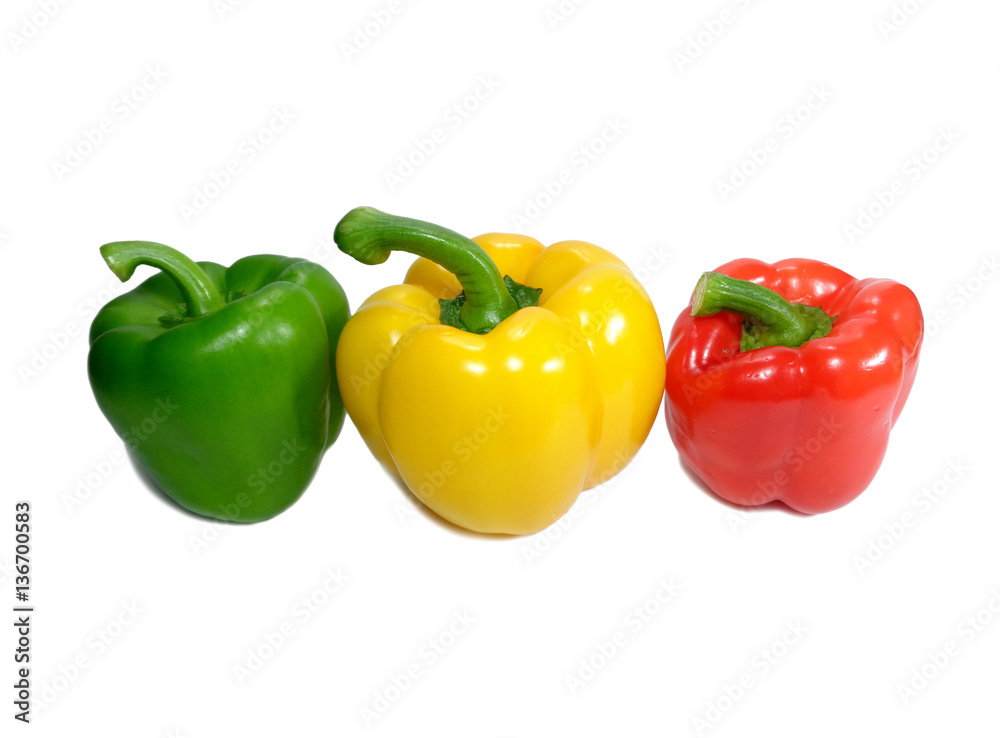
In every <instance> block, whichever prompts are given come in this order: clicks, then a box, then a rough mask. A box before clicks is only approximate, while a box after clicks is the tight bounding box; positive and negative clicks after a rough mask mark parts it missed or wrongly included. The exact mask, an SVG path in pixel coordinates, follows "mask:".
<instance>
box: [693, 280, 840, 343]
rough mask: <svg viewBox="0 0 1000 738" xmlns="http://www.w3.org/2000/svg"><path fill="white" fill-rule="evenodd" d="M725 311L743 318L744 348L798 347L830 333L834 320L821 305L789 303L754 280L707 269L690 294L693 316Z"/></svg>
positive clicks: (742, 341)
mask: <svg viewBox="0 0 1000 738" xmlns="http://www.w3.org/2000/svg"><path fill="white" fill-rule="evenodd" d="M723 311H725V312H727V313H733V314H734V315H739V316H740V317H741V318H743V337H742V339H741V340H740V350H741V351H750V350H751V349H755V348H763V347H764V346H789V347H791V348H797V347H798V346H801V345H802V344H804V343H805V342H806V341H809V340H812V339H814V338H822V337H823V336H825V335H827V334H828V333H829V332H830V329H831V328H832V327H833V320H834V319H833V318H831V317H830V316H829V315H827V314H826V313H825V312H823V309H822V308H818V307H813V306H812V305H801V304H799V303H793V302H789V301H788V300H786V299H785V298H783V297H782V296H781V295H779V294H778V293H777V292H775V291H773V290H769V289H768V288H767V287H763V286H762V285H759V284H756V283H754V282H748V281H747V280H745V279H734V278H732V277H727V276H726V275H724V274H719V273H718V272H705V273H704V274H702V275H701V279H699V280H698V284H697V285H696V286H695V288H694V294H693V295H692V296H691V315H693V316H694V317H701V316H704V315H715V314H716V313H719V312H723Z"/></svg>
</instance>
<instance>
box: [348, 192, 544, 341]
mask: <svg viewBox="0 0 1000 738" xmlns="http://www.w3.org/2000/svg"><path fill="white" fill-rule="evenodd" d="M333 240H334V241H336V243H337V246H338V247H340V250H341V251H343V252H344V253H345V254H349V255H350V256H353V257H354V258H355V259H357V260H358V261H360V262H362V263H364V264H381V263H382V262H384V261H385V260H386V259H388V258H389V254H390V252H392V251H406V252H409V253H411V254H415V255H417V256H422V257H424V258H425V259H430V260H431V261H433V262H435V263H436V264H440V265H441V266H442V267H444V268H445V269H447V270H448V271H449V272H451V273H452V274H454V275H455V276H456V277H457V278H458V281H459V282H461V284H462V289H463V290H464V291H465V300H464V302H463V304H462V305H461V310H460V312H459V326H458V327H460V328H462V329H463V330H466V331H468V332H470V333H489V332H490V331H491V330H493V328H495V327H496V326H498V325H499V324H500V322H501V321H503V320H504V319H505V318H507V317H508V316H510V315H512V314H513V313H515V312H517V310H518V309H519V307H521V306H519V305H518V301H517V300H515V299H514V297H512V296H511V294H510V292H509V291H508V288H507V285H505V283H504V279H503V277H502V276H501V274H500V270H499V269H497V266H496V264H494V263H493V260H492V259H490V257H489V256H488V255H487V254H486V252H485V251H483V249H482V248H481V247H480V246H479V244H477V243H476V242H475V241H472V240H471V239H468V238H466V237H465V236H462V235H460V234H458V233H455V232H454V231H451V230H449V229H447V228H443V227H441V226H438V225H434V224H433V223H426V222H424V221H422V220H414V219H412V218H402V217H399V216H396V215H389V214H388V213H383V212H381V211H380V210H376V209H375V208H368V207H361V208H355V209H354V210H352V211H351V212H349V213H348V214H347V215H345V216H344V217H343V218H342V219H341V221H340V222H339V223H338V224H337V228H336V230H335V231H334V232H333ZM536 303H537V296H536Z"/></svg>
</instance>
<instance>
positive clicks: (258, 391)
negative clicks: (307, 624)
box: [88, 241, 350, 523]
mask: <svg viewBox="0 0 1000 738" xmlns="http://www.w3.org/2000/svg"><path fill="white" fill-rule="evenodd" d="M101 253H102V255H103V256H104V259H105V261H106V262H107V263H108V265H109V266H110V267H111V269H112V271H113V272H114V273H115V274H116V275H117V276H118V277H119V278H120V279H121V280H122V281H126V280H128V279H129V278H130V277H131V275H132V273H133V272H134V271H135V269H136V267H137V266H138V265H140V264H148V265H151V266H154V267H157V268H159V269H161V270H162V271H161V272H160V273H159V274H156V275H154V276H152V277H150V278H149V279H147V280H146V281H144V282H143V283H142V284H141V285H139V286H138V287H136V288H135V289H133V290H132V291H130V292H127V293H126V294H124V295H121V296H119V297H117V298H115V299H114V300H112V301H110V302H109V303H108V304H107V305H105V306H104V307H103V308H102V309H101V310H100V312H98V314H97V315H96V316H95V318H94V322H93V324H92V325H91V328H90V343H91V346H90V355H89V358H88V371H89V375H90V383H91V387H92V388H93V391H94V396H95V398H96V399H97V403H98V405H99V406H100V408H101V411H102V412H103V413H104V415H105V416H106V417H107V419H108V421H109V422H110V423H111V425H112V427H113V428H114V429H115V431H116V432H117V433H118V435H119V436H121V437H122V439H123V440H124V441H125V442H126V444H127V445H128V446H129V448H130V450H131V452H132V454H133V456H134V457H135V459H136V460H138V461H139V463H140V464H141V465H142V466H143V468H145V469H146V471H147V472H148V473H149V475H150V477H152V479H153V481H155V482H156V484H157V485H158V486H159V487H160V489H161V490H163V492H165V493H166V494H167V495H168V496H169V497H171V498H172V499H173V500H175V501H176V502H177V503H178V504H180V505H181V506H183V507H185V508H187V509H188V510H191V511H192V512H195V513H198V514H199V515H204V516H206V517H210V518H218V519H222V520H230V521H235V522H241V523H249V522H255V521H259V520H265V519H267V518H270V517H273V516H274V515H277V514H278V513H280V512H282V511H283V510H285V509H286V508H288V507H289V506H290V505H291V504H292V503H293V502H295V501H296V500H297V499H298V498H299V497H300V496H301V494H302V493H303V492H304V491H305V489H306V487H307V486H308V484H309V482H310V480H311V479H312V477H313V475H314V473H315V472H316V469H317V468H318V466H319V462H320V459H321V458H322V456H323V453H324V452H325V451H326V449H327V448H328V447H329V446H330V445H331V444H332V443H333V442H334V440H335V439H336V438H337V435H338V434H339V432H340V429H341V426H342V425H343V422H344V408H343V403H342V402H341V400H340V394H339V391H338V388H337V383H336V377H335V375H334V373H333V361H334V358H333V357H334V349H335V347H336V345H337V340H338V338H339V335H340V331H341V330H342V329H343V326H344V324H345V323H346V321H347V318H348V317H349V315H350V313H349V309H348V304H347V297H346V296H345V295H344V291H343V290H342V289H341V287H340V285H339V284H338V283H337V281H336V280H335V279H334V278H333V276H332V275H331V274H330V273H329V272H327V271H326V270H325V269H323V268H322V267H320V266H319V265H317V264H313V263H311V262H308V261H306V260H304V259H298V258H288V257H284V256H270V255H258V256H248V257H245V258H243V259H240V260H238V261H237V262H235V263H234V264H233V265H232V266H231V267H229V268H228V269H226V268H224V267H222V266H220V265H218V264H214V263H212V262H198V263H195V262H193V261H191V260H190V259H188V258H187V257H185V256H184V255H183V254H180V253H179V252H177V251H175V250H174V249H171V248H170V247H168V246H163V245H161V244H153V243H149V242H145V241H125V242H117V243H113V244H107V245H105V246H104V247H102V249H101Z"/></svg>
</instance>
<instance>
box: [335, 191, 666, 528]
mask: <svg viewBox="0 0 1000 738" xmlns="http://www.w3.org/2000/svg"><path fill="white" fill-rule="evenodd" d="M334 240H335V241H336V243H337V245H338V246H339V247H340V249H341V250H342V251H344V252H345V253H347V254H350V255H351V256H353V257H354V258H356V259H358V260H359V261H361V262H363V263H365V264H380V263H382V262H384V261H385V260H386V259H387V258H388V256H389V253H390V252H391V251H393V250H399V251H408V252H410V253H413V254H416V255H417V256H419V257H421V258H419V259H417V261H416V262H414V264H413V266H412V267H411V268H410V270H409V272H408V273H407V276H406V280H405V283H404V284H401V285H395V286H392V287H386V288H385V289H382V290H379V291H378V292H376V293H375V294H373V295H372V296H371V297H369V298H368V300H367V301H365V302H364V303H363V304H362V305H361V307H359V308H358V310H357V312H356V313H355V314H354V316H353V317H352V318H351V319H350V320H349V321H348V323H347V325H346V326H345V327H344V331H343V333H342V334H341V336H340V342H339V344H338V347H337V378H338V381H339V384H340V387H341V393H342V394H343V397H344V405H345V406H346V407H347V412H348V414H349V415H350V416H351V419H352V420H353V421H354V424H355V425H356V426H357V428H358V430H359V431H360V433H361V436H362V437H363V438H364V440H365V443H367V444H368V448H369V449H371V451H372V453H373V454H374V455H375V457H376V458H377V459H378V460H379V461H380V462H381V463H382V464H383V465H384V466H385V467H386V468H387V469H389V470H390V471H391V472H393V473H394V474H396V475H398V476H399V477H400V478H401V479H402V481H403V482H404V483H405V484H406V486H407V487H408V488H409V489H410V491H411V492H413V494H414V495H415V496H416V497H417V498H419V499H420V500H421V501H422V502H423V503H424V504H426V505H427V507H429V508H430V509H431V510H433V511H434V512H436V513H437V514H438V515H440V516H441V517H443V518H445V519H446V520H449V521H451V522H452V523H454V524H456V525H459V526H462V527H463V528H468V529H470V530H474V531H480V532H485V533H510V534H528V533H536V532H538V531H540V530H542V529H544V528H546V527H548V526H549V525H551V524H552V523H554V522H555V521H556V520H558V519H559V518H560V517H561V516H562V515H563V514H564V513H566V511H568V510H569V509H570V507H571V506H572V505H573V502H574V501H575V500H576V498H577V497H578V496H579V494H580V493H581V492H582V491H583V490H585V489H589V488H591V487H593V486H595V485H597V484H600V483H602V482H605V481H607V480H608V479H610V478H611V477H612V476H614V475H615V474H617V473H618V472H619V471H621V469H622V468H624V466H625V465H626V464H627V463H628V462H629V461H630V460H631V459H632V457H633V456H635V454H636V452H637V451H638V450H639V447H640V446H641V445H642V443H643V441H645V439H646V436H647V435H648V433H649V429H650V427H651V426H652V424H653V421H654V419H655V418H656V414H657V410H658V408H659V404H660V399H661V397H662V395H663V386H664V371H665V370H664V364H665V362H664V352H663V338H662V335H661V333H660V325H659V321H658V320H657V317H656V313H655V311H654V309H653V305H652V303H651V302H650V300H649V297H648V295H647V294H646V292H645V291H644V290H643V288H642V286H641V285H640V284H639V282H638V281H637V280H636V278H635V277H634V276H633V274H632V273H631V272H630V271H629V269H628V267H627V266H626V265H625V264H624V263H623V262H622V261H621V260H620V259H618V258H616V257H615V256H614V255H613V254H611V253H609V252H608V251H605V250H604V249H602V248H599V247H598V246H595V245H593V244H590V243H586V242H584V241H562V242H560V243H556V244H553V245H551V246H549V247H548V248H545V247H543V246H542V244H540V243H539V242H538V241H536V240H535V239H533V238H529V237H528V236H519V235H512V234H506V233H490V234H487V235H484V236H479V237H478V238H476V239H473V240H470V239H467V238H465V237H464V236H460V235H459V234H457V233H455V232H453V231H450V230H448V229H445V228H441V227H440V226H435V225H432V224H430V223H425V222H422V221H418V220H412V219H409V218H400V217H396V216H391V215H387V214H385V213H382V212H380V211H378V210H375V209H373V208H356V209H354V210H352V211H351V212H350V213H348V214H347V215H346V216H345V217H344V218H343V220H341V221H340V223H339V224H338V225H337V229H336V231H335V233H334ZM501 275H504V277H501ZM525 285H530V287H528V286H525Z"/></svg>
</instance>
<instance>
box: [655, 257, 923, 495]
mask: <svg viewBox="0 0 1000 738" xmlns="http://www.w3.org/2000/svg"><path fill="white" fill-rule="evenodd" d="M922 338H923V316H922V314H921V311H920V304H919V303H918V302H917V298H916V296H915V295H914V294H913V292H911V291H910V290H909V289H908V288H907V287H905V286H903V285H902V284H899V283H898V282H894V281H892V280H889V279H861V280H858V279H855V278H854V277H851V276H850V275H849V274H846V273H845V272H842V271H841V270H839V269H836V268H834V267H832V266H830V265H829V264H824V263H823V262H820V261H813V260H811V259H785V260H784V261H779V262H777V263H775V264H766V263H764V262H761V261H757V260H755V259H738V260H736V261H731V262H729V263H728V264H725V265H723V266H721V267H719V268H718V269H717V270H716V271H715V272H706V273H705V274H704V275H702V278H701V279H700V280H699V282H698V285H697V287H696V288H695V291H694V294H693V295H692V304H691V309H690V310H689V311H685V313H682V314H681V316H680V317H679V318H678V319H677V322H676V323H675V324H674V328H673V332H672V334H671V336H670V342H669V345H668V348H667V377H666V389H667V393H666V403H665V404H666V419H667V426H668V428H669V429H670V436H671V438H672V439H673V441H674V443H675V445H676V446H677V449H678V451H679V452H680V456H681V459H682V460H683V461H684V463H685V464H686V465H687V466H688V467H689V468H690V469H691V470H692V471H693V472H694V473H695V474H696V475H697V476H698V477H699V478H700V479H701V480H702V481H703V482H704V483H705V484H706V485H707V486H708V487H709V488H710V489H711V490H712V491H713V492H715V493H716V494H717V495H719V496H720V497H722V498H724V499H726V500H728V501H730V502H733V503H735V504H737V505H744V506H748V505H761V504H764V503H767V502H770V501H772V500H781V501H782V502H784V503H785V504H786V505H788V506H789V507H792V508H794V509H796V510H799V511H800V512H804V513H821V512H827V511H829V510H834V509H836V508H838V507H841V506H842V505H846V504H847V503H848V502H850V501H851V500H853V499H854V498H855V497H857V496H858V495H859V494H861V492H862V491H864V489H865V488H866V487H867V486H868V485H869V483H871V481H872V479H873V478H874V476H875V473H876V472H877V471H878V468H879V466H880V465H881V463H882V458H883V456H884V455H885V450H886V446H887V445H888V442H889V431H890V430H891V428H892V426H893V424H894V423H895V422H896V419H897V418H898V417H899V413H900V411H901V410H902V409H903V403H905V402H906V398H907V396H908V395H909V394H910V389H911V387H912V386H913V378H914V375H915V374H916V370H917V359H918V356H919V353H920V344H921V340H922Z"/></svg>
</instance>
